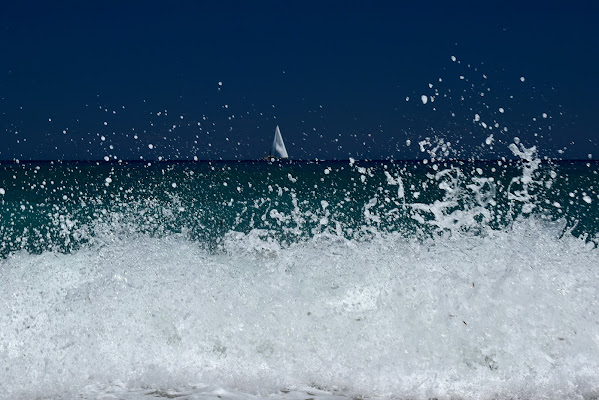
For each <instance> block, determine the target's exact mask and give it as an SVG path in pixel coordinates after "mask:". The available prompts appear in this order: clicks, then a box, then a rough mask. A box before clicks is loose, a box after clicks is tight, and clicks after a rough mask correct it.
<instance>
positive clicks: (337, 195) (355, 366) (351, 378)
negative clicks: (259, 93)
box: [0, 143, 599, 398]
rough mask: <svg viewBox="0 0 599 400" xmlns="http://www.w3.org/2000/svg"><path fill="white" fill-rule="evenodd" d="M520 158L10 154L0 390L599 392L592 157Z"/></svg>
mask: <svg viewBox="0 0 599 400" xmlns="http://www.w3.org/2000/svg"><path fill="white" fill-rule="evenodd" d="M512 149H513V151H514V150H515V151H514V154H515V155H516V156H518V157H519V158H520V160H514V161H513V162H512V161H508V162H503V161H501V162H500V161H490V162H465V161H460V160H435V162H429V163H427V164H423V163H410V162H405V163H390V162H370V163H365V162H359V161H354V162H353V165H348V163H347V162H336V163H333V162H326V163H325V164H326V165H324V167H323V164H321V163H297V164H290V165H286V166H280V167H279V166H272V165H268V164H263V163H233V164H227V163H187V164H160V163H157V164H153V165H152V166H145V165H138V164H133V165H113V166H109V167H107V166H97V167H95V166H90V165H77V164H75V165H71V164H65V165H58V166H57V165H27V164H19V165H15V164H5V165H2V169H1V170H0V172H1V173H2V174H3V175H2V177H3V182H5V183H6V184H3V187H6V188H7V190H6V194H5V195H4V197H3V207H4V208H3V209H2V213H1V218H2V224H1V225H0V229H1V231H0V234H1V235H2V246H3V247H2V255H3V260H2V261H1V264H0V269H1V273H2V278H3V282H4V283H3V285H2V286H1V287H0V306H1V309H2V310H3V311H2V312H1V313H0V326H2V329H1V330H0V344H1V347H0V354H1V356H2V359H3V360H7V361H8V362H7V363H6V364H4V366H3V368H2V369H0V381H1V382H4V383H5V384H4V391H3V392H2V394H0V396H2V397H4V398H14V397H50V398H57V397H58V398H60V397H62V398H71V397H76V396H78V395H82V396H84V397H90V398H91V397H99V396H100V397H101V396H108V395H110V394H111V393H119V394H118V396H120V397H124V398H127V397H129V398H142V397H144V396H154V394H156V393H158V394H160V393H164V394H166V395H168V393H173V395H174V394H177V393H184V394H186V395H188V396H191V397H193V396H196V397H200V398H202V397H208V396H210V393H213V394H214V393H220V395H221V397H231V398H240V397H241V398H244V397H249V396H250V395H251V394H262V395H270V394H277V393H278V396H280V397H285V393H287V391H291V392H290V393H303V394H304V395H306V396H310V395H309V394H308V393H309V392H310V391H311V390H316V389H308V387H312V388H319V389H320V390H324V391H325V393H324V394H322V392H319V393H321V395H322V396H325V395H326V393H329V394H330V393H334V394H337V395H343V396H361V397H382V398H391V397H393V398H396V397H462V398H472V397H477V398H485V397H486V398H491V397H521V398H534V397H547V396H554V395H555V394H556V393H557V394H559V395H560V397H586V398H592V397H593V396H597V395H598V392H597V388H599V381H598V380H597V376H598V375H597V373H596V371H597V370H599V364H597V361H596V360H599V341H598V339H597V331H596V326H597V323H598V322H599V321H598V320H597V316H596V315H595V314H594V310H595V308H596V307H595V305H596V304H597V302H598V301H599V291H598V290H597V288H596V285H595V283H596V282H597V279H598V278H599V270H598V269H597V260H598V258H599V257H598V256H599V254H598V253H597V247H596V234H597V232H598V231H599V230H598V229H597V227H598V226H599V224H598V221H599V220H598V218H599V216H598V210H597V208H596V204H598V202H597V201H593V200H592V199H591V202H590V203H589V202H587V201H586V200H584V196H588V197H591V196H593V198H596V196H597V193H596V188H597V187H598V178H597V174H596V172H597V170H598V166H597V164H595V163H589V164H588V165H586V164H572V163H561V164H560V163H554V164H548V163H542V162H540V161H538V158H537V157H536V156H535V155H534V149H530V148H526V147H524V146H522V145H520V144H519V143H514V146H512ZM32 171H37V172H36V173H33V172H32ZM82 171H84V173H83V172H82ZM323 171H329V172H328V173H325V172H323ZM107 173H109V175H110V177H111V182H110V184H109V185H105V182H106V176H107ZM12 176H18V177H22V176H24V177H27V178H26V179H25V178H23V179H21V180H19V179H12ZM289 176H292V177H293V179H290V178H289ZM43 181H45V182H46V184H45V185H43V186H44V187H43V188H42V187H41V186H42V185H41V184H40V183H41V182H43ZM51 181H54V182H61V184H60V186H59V185H55V186H54V187H53V186H51V185H52V184H50V183H49V182H51ZM225 183H226V185H225ZM581 187H584V190H581ZM583 192H584V193H585V194H583ZM65 197H66V199H65ZM556 203H558V204H560V207H556V206H555V204H556ZM529 205H530V206H529ZM581 217H584V218H581ZM206 388H212V389H210V390H211V391H210V392H209V393H207V392H206V390H207V389H206ZM169 391H170V392H169ZM298 391H299V392H298ZM153 393H154V394H153Z"/></svg>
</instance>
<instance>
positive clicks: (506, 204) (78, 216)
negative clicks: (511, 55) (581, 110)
mask: <svg viewBox="0 0 599 400" xmlns="http://www.w3.org/2000/svg"><path fill="white" fill-rule="evenodd" d="M521 164H522V162H520V161H511V162H501V161H488V162H482V161H481V162H463V161H446V162H440V163H436V164H434V163H422V162H389V161H383V162H364V161H358V162H355V164H350V163H349V162H347V161H335V162H300V161H292V162H283V163H267V162H196V163H193V162H179V163H176V162H175V163H169V162H159V163H138V162H133V163H127V162H124V163H119V164H108V163H85V162H62V163H58V162H54V163H47V162H46V163H18V164H17V163H6V162H5V163H3V164H1V165H0V188H3V189H4V192H5V193H4V194H3V195H1V196H0V221H1V224H0V254H1V255H2V256H6V255H8V254H10V253H12V252H15V251H18V250H21V249H24V250H27V251H28V252H33V253H39V252H43V251H45V250H58V251H62V252H71V251H73V250H76V249H78V248H80V247H81V246H85V245H86V244H87V243H90V242H93V241H94V237H95V236H97V235H98V234H99V233H100V232H104V233H106V232H111V234H114V235H127V234H131V233H144V234H150V235H159V236H160V235H168V234H172V233H181V232H183V233H184V234H185V235H187V236H188V237H189V238H190V239H191V240H193V241H197V242H198V243H200V244H201V245H202V246H206V247H207V248H212V249H214V248H217V247H218V243H219V241H220V240H221V239H222V237H223V236H224V235H225V234H226V233H227V232H231V231H238V232H244V233H247V232H249V231H251V230H252V229H261V230H267V231H268V235H270V236H272V237H273V238H274V239H276V240H277V241H279V242H281V243H284V244H285V243H287V244H289V243H293V242H295V241H301V240H304V239H306V238H309V237H311V236H313V235H314V234H317V233H319V232H323V231H327V230H328V231H331V232H334V233H336V234H339V235H342V236H344V237H346V238H359V237H367V236H369V235H373V234H375V232H376V234H380V233H385V232H400V233H402V234H404V235H406V236H431V235H437V234H447V232H451V231H462V232H469V233H470V234H480V233H482V232H484V231H485V230H486V229H502V228H504V227H506V226H509V224H510V223H512V222H513V221H514V220H515V219H517V218H519V217H528V216H531V215H533V216H536V217H539V218H542V219H548V220H551V221H558V220H560V221H562V222H563V224H564V227H565V229H568V228H570V229H571V231H572V233H573V234H574V235H576V236H581V235H585V236H586V237H588V238H593V237H595V235H596V234H597V232H599V198H598V196H597V194H598V192H599V189H598V188H599V175H598V172H599V163H597V162H576V161H558V162H544V163H541V165H540V167H539V168H538V169H537V170H536V171H534V172H533V175H532V177H531V179H532V181H531V182H530V184H529V185H527V186H528V188H527V190H526V192H527V194H526V196H524V197H526V198H525V199H522V196H520V195H519V194H518V193H519V191H521V190H522V189H523V182H522V180H521V179H520V177H521V176H522V165H521ZM514 179H516V181H514V182H512V181H513V180H514ZM519 179H520V180H519ZM518 197H519V198H518ZM438 206H440V208H438ZM523 206H524V207H525V208H526V209H525V210H524V211H523ZM435 208H436V209H437V211H436V212H435V211H434V210H433V209H435ZM529 208H530V210H528V209H529ZM440 218H442V219H443V221H440V220H439V219H440Z"/></svg>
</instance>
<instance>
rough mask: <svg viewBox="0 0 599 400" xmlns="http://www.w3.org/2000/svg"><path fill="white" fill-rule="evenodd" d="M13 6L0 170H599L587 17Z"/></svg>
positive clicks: (2, 21) (368, 8)
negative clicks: (39, 164) (433, 145)
mask: <svg viewBox="0 0 599 400" xmlns="http://www.w3.org/2000/svg"><path fill="white" fill-rule="evenodd" d="M13 3H14V4H8V5H7V4H3V5H2V6H1V9H0V54H1V56H0V137H1V138H2V139H1V143H2V145H1V146H0V159H13V158H19V159H103V158H104V157H105V156H109V157H111V158H114V157H117V158H122V159H139V158H140V156H141V157H144V158H145V159H152V158H154V159H155V158H157V157H160V156H162V157H165V158H183V159H189V158H193V157H194V156H197V157H199V158H200V159H212V158H214V159H218V158H223V159H234V158H239V159H252V158H260V157H262V156H263V155H265V153H266V152H267V151H268V148H269V146H270V141H271V140H272V135H273V132H274V127H275V125H276V124H279V125H280V126H281V130H282V132H283V137H284V138H285V141H286V145H287V148H288V151H289V153H290V156H291V157H292V158H321V159H327V158H338V159H343V158H348V157H355V158H364V157H366V158H417V157H421V153H420V150H419V146H418V145H417V142H418V141H420V140H422V139H423V138H425V137H439V138H443V139H445V140H446V141H450V142H452V144H453V147H454V149H455V151H456V153H455V154H453V155H455V156H460V157H469V156H476V157H499V156H502V155H507V153H508V152H507V150H506V144H507V143H509V142H510V141H511V140H512V138H513V137H514V136H519V137H520V138H521V139H523V141H524V142H526V143H530V144H538V146H539V148H540V150H541V153H542V154H544V155H548V156H555V157H564V158H586V157H587V154H588V153H593V152H594V153H598V154H596V155H598V156H599V142H598V139H597V137H598V134H599V129H598V128H597V117H596V115H597V114H598V112H597V111H598V110H599V96H598V95H597V91H598V89H599V79H598V77H597V71H599V34H597V32H596V29H597V25H598V24H597V17H598V15H599V7H598V6H597V5H595V2H591V1H585V2H576V1H573V2H563V3H561V4H559V5H558V4H553V3H543V4H540V3H537V2H530V3H528V2H472V3H466V2H413V1H412V2H366V1H301V2H289V1H278V2H271V1H264V2H236V1H218V2H216V1H215V2H191V1H190V2H153V1H144V2H94V3H93V4H92V3H91V2H79V3H75V2H73V3H66V2H56V3H54V2H39V3H38V2H27V1H24V2H19V3H17V2H13ZM171 3H172V4H171ZM478 3H483V4H478ZM451 56H455V57H456V58H457V60H458V61H459V63H458V62H453V61H452V59H451ZM461 77H463V79H462V78H461ZM521 77H524V78H525V80H524V82H522V81H521V80H520V78H521ZM439 78H441V81H439ZM219 82H222V86H221V85H219ZM429 84H430V85H432V88H431V87H430V86H429ZM481 93H482V94H483V95H481ZM422 95H426V96H434V102H431V101H430V97H429V101H428V102H427V104H423V103H422V101H421V96H422ZM406 97H409V101H406ZM462 97H463V99H462ZM499 108H502V109H503V112H500V111H499ZM165 111H166V112H165ZM543 113H545V114H546V118H544V117H543ZM476 114H478V115H479V116H480V120H477V118H476ZM483 122H484V123H485V124H486V125H487V127H486V128H485V127H484V126H483V125H482V123H483ZM198 124H199V125H198ZM495 124H497V126H496V125H495ZM489 127H491V128H492V129H489ZM504 128H507V129H508V130H507V132H506V131H505V129H504ZM491 134H492V135H493V136H492V143H491V145H492V146H493V148H491V147H490V146H489V145H483V144H484V143H485V140H486V139H488V138H489V137H490V135H491ZM406 140H410V142H411V144H410V145H409V146H408V145H406ZM149 145H152V146H151V147H152V149H150V146H149ZM111 147H112V148H111ZM564 147H565V150H564V152H563V153H560V152H559V150H563V149H564Z"/></svg>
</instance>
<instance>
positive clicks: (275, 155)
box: [268, 125, 289, 160]
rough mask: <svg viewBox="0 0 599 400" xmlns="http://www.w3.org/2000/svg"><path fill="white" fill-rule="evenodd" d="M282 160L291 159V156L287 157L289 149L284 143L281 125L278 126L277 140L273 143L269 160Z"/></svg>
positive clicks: (276, 131)
mask: <svg viewBox="0 0 599 400" xmlns="http://www.w3.org/2000/svg"><path fill="white" fill-rule="evenodd" d="M281 158H289V156H288V155H287V149H286V148H285V143H284V142H283V136H281V130H280V129H279V125H277V127H276V129H275V138H274V139H273V141H272V147H271V148H270V152H269V153H268V159H269V160H273V159H274V160H277V159H281Z"/></svg>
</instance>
